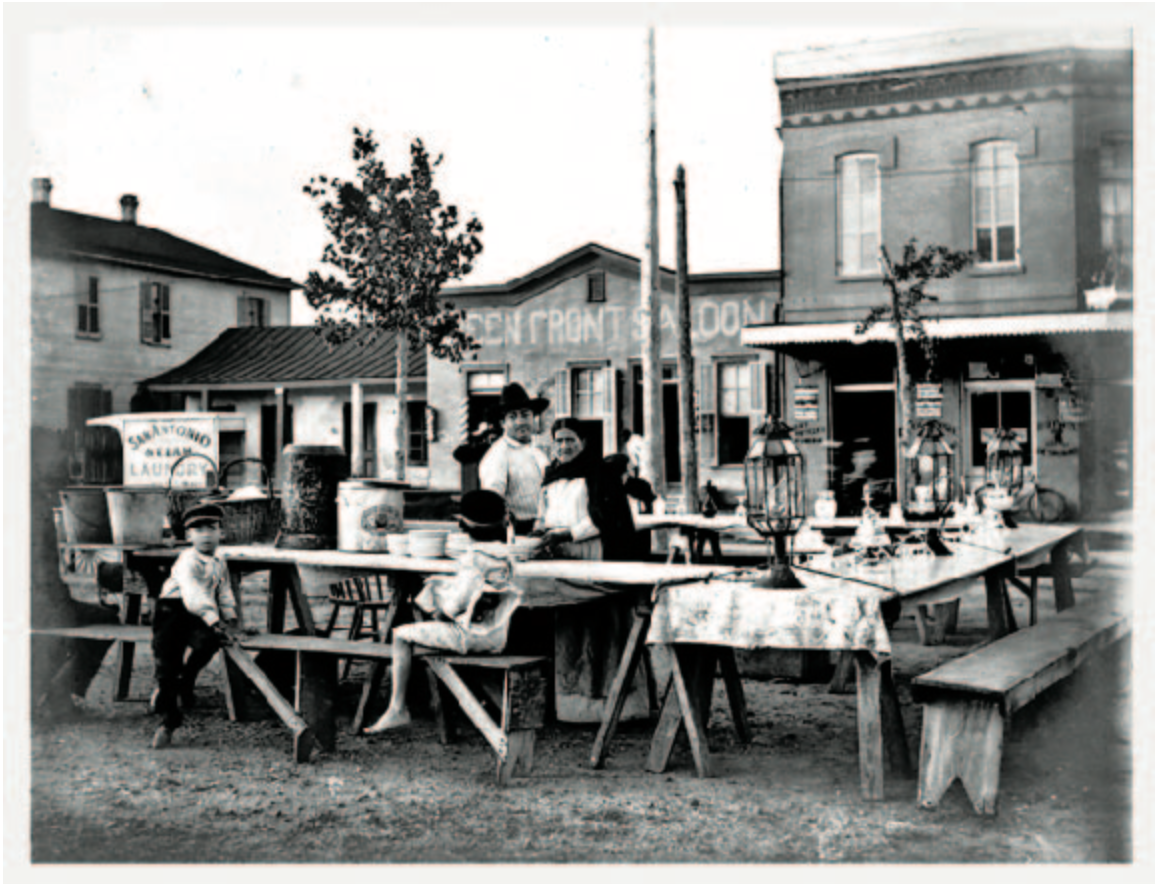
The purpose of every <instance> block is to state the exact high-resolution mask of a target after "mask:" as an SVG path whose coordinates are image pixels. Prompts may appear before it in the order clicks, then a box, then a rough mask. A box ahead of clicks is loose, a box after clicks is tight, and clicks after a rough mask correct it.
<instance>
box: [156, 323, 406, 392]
mask: <svg viewBox="0 0 1158 884" xmlns="http://www.w3.org/2000/svg"><path fill="white" fill-rule="evenodd" d="M368 337H369V335H368V334H362V335H360V336H359V337H356V338H353V339H351V340H349V341H347V342H346V343H344V344H342V345H341V346H338V347H333V348H331V347H330V345H329V344H327V343H326V340H325V338H323V337H322V336H321V334H320V333H319V332H318V331H317V330H316V329H315V328H314V326H309V325H283V326H275V327H273V328H228V329H226V330H225V331H223V332H222V333H221V334H220V335H218V336H217V338H216V340H214V341H213V342H212V343H210V344H209V345H208V346H207V347H205V349H203V350H201V351H200V352H199V353H197V354H196V355H194V356H193V357H192V358H191V359H189V360H188V361H187V362H185V363H183V364H181V365H178V366H177V367H176V368H171V369H169V370H168V371H166V372H164V373H163V374H159V375H157V376H156V377H152V378H149V379H147V380H145V381H142V382H141V383H146V384H148V385H149V386H150V387H154V388H156V389H166V388H175V387H203V386H216V385H226V384H228V385H234V386H243V385H246V384H251V385H254V386H272V385H283V384H289V383H292V382H309V381H315V382H316V381H340V382H346V383H348V382H350V381H353V380H359V379H361V380H385V379H393V378H394V377H395V365H396V363H395V350H396V348H395V338H394V336H393V335H385V334H380V335H378V336H377V337H376V338H374V339H373V340H367V339H368ZM408 369H409V370H408V372H407V374H408V375H409V377H411V378H420V379H425V377H426V350H425V348H421V347H420V348H415V350H414V351H413V352H412V353H411V355H410V361H409V363H408Z"/></svg>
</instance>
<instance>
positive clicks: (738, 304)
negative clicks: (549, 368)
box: [466, 296, 771, 348]
mask: <svg viewBox="0 0 1158 884" xmlns="http://www.w3.org/2000/svg"><path fill="white" fill-rule="evenodd" d="M770 305H771V299H770V298H764V297H757V296H753V297H744V298H712V299H711V300H704V301H701V302H700V303H694V304H693V305H692V341H693V342H694V343H707V342H709V341H714V340H716V339H717V338H720V337H723V338H736V337H738V336H739V334H740V329H741V328H743V327H744V326H746V325H758V324H762V323H765V322H768V321H769V320H770V318H771V308H770ZM642 323H643V313H642V310H641V309H640V308H639V307H638V306H632V307H627V306H622V305H618V304H583V305H581V306H569V307H534V308H531V309H527V310H511V309H493V310H492V309H477V308H476V309H473V310H470V311H469V312H468V315H467V321H466V330H467V332H468V333H469V334H470V335H471V337H473V338H474V339H475V340H477V341H478V342H479V343H481V344H486V345H491V346H502V347H531V348H540V347H556V346H561V345H566V344H581V345H607V344H617V343H628V342H630V343H637V342H639V341H642V340H643V324H642ZM660 332H661V334H663V335H665V336H668V335H670V336H672V338H673V339H674V337H675V335H676V314H675V305H674V304H667V303H665V304H663V305H662V306H661V308H660Z"/></svg>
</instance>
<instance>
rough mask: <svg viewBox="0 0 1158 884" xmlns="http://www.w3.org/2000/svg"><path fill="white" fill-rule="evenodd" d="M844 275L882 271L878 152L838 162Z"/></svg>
mask: <svg viewBox="0 0 1158 884" xmlns="http://www.w3.org/2000/svg"><path fill="white" fill-rule="evenodd" d="M837 203H838V205H839V212H840V216H839V220H838V223H839V225H840V233H839V254H838V255H837V272H838V273H839V274H840V275H841V276H867V275H874V276H875V275H878V274H879V273H880V252H881V175H880V164H879V160H878V158H877V155H876V154H869V153H860V154H850V155H848V156H844V157H841V158H840V159H839V160H838V161H837Z"/></svg>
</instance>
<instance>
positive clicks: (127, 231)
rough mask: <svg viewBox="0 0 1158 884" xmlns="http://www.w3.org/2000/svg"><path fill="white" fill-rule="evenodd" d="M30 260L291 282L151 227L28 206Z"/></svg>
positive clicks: (273, 284) (256, 282)
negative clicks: (61, 259) (97, 263)
mask: <svg viewBox="0 0 1158 884" xmlns="http://www.w3.org/2000/svg"><path fill="white" fill-rule="evenodd" d="M31 239H32V255H33V257H45V258H47V257H58V256H60V257H73V258H87V259H91V260H97V261H107V262H109V263H112V264H122V265H126V266H130V267H142V268H147V269H151V270H154V271H158V272H163V273H169V274H172V275H174V276H195V277H202V278H205V279H216V280H222V281H229V282H236V283H241V284H244V285H247V286H260V287H265V288H275V289H285V290H287V291H288V290H291V289H295V288H300V286H299V285H298V284H297V283H296V282H294V281H293V280H292V279H286V278H284V277H280V276H274V275H272V274H270V273H266V272H265V271H264V270H262V269H261V268H260V267H254V266H253V265H252V264H245V263H243V262H241V261H236V260H234V259H233V258H230V257H227V256H225V255H223V254H221V253H220V252H215V251H213V250H212V249H207V248H205V247H204V246H199V245H197V243H194V242H190V241H189V240H187V239H181V238H180V237H177V236H173V235H172V234H170V233H166V232H165V231H163V230H158V229H156V228H154V227H142V226H141V225H139V224H129V223H126V222H124V221H114V220H112V219H110V218H100V217H97V216H96V215H83V214H81V213H79V212H69V211H67V210H65V209H54V208H52V206H50V205H47V204H45V203H33V204H32V218H31Z"/></svg>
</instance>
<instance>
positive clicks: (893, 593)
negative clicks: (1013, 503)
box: [592, 525, 1081, 800]
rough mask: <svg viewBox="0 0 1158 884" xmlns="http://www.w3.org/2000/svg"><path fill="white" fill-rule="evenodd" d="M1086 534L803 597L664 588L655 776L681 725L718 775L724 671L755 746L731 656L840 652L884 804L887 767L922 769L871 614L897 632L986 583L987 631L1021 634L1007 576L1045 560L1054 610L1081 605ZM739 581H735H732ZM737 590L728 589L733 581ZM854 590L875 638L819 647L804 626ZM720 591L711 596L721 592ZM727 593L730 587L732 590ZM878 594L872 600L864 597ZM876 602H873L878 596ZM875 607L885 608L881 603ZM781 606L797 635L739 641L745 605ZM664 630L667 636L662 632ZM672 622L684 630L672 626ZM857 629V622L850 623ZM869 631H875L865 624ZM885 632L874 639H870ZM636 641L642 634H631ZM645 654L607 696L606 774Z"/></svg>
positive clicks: (931, 563)
mask: <svg viewBox="0 0 1158 884" xmlns="http://www.w3.org/2000/svg"><path fill="white" fill-rule="evenodd" d="M1080 532H1081V529H1080V528H1079V527H1077V526H1072V525H1065V526H1057V525H1029V526H1022V527H1020V528H1017V529H1012V530H1006V531H1000V532H998V533H996V534H988V535H986V534H981V535H976V536H974V535H968V536H967V537H966V538H963V539H962V542H961V543H958V544H954V546H955V551H954V554H953V555H950V556H941V557H933V556H920V557H914V558H909V559H894V560H892V561H890V562H885V563H882V564H879V565H876V566H871V567H866V566H861V567H856V568H847V569H841V568H838V569H836V570H835V571H833V572H832V575H825V574H816V573H814V572H808V571H804V569H801V575H800V576H802V577H803V578H804V582H805V584H806V586H807V588H806V589H805V590H803V591H799V592H788V591H776V590H764V589H756V588H753V587H750V586H748V585H743V584H737V583H736V582H735V581H734V580H733V579H730V578H729V577H725V578H724V580H717V581H715V583H712V582H711V581H709V582H707V583H705V584H701V586H704V587H708V588H709V591H706V592H701V593H699V594H698V596H695V595H693V590H692V589H691V588H689V587H687V586H685V587H682V588H681V587H673V588H672V589H671V590H669V591H664V590H663V589H661V590H660V591H659V593H658V598H657V601H656V608H655V610H654V611H652V612H650V613H645V614H644V615H643V616H647V617H650V619H651V623H650V624H649V628H648V630H647V631H648V637H647V639H646V640H647V641H648V643H650V644H653V645H658V646H661V647H663V648H665V649H666V650H667V651H668V652H669V653H670V654H671V659H672V661H673V679H672V681H673V684H672V687H671V688H670V689H669V691H668V695H667V698H666V700H665V703H664V708H663V711H662V713H661V716H660V721H659V724H658V726H657V728H656V732H655V735H654V737H653V740H652V747H651V753H650V755H649V760H648V767H649V769H650V770H652V771H654V772H662V771H663V770H665V769H666V767H667V764H668V760H669V758H670V754H671V749H672V746H673V745H674V740H675V738H676V736H677V734H678V733H679V731H680V729H681V728H683V729H685V730H686V732H687V734H688V740H689V743H690V744H691V748H692V753H693V759H694V761H695V764H696V769H697V772H698V773H699V775H700V776H709V775H710V774H711V770H712V765H711V761H710V753H709V752H708V746H707V737H706V723H707V717H708V712H709V711H710V709H709V707H710V701H711V689H712V683H713V681H714V679H715V675H716V669H717V666H720V667H721V668H722V670H723V673H724V676H725V684H726V687H727V689H728V697H729V704H730V706H731V708H732V714H733V718H734V719H737V726H738V730H739V735H740V738H741V740H742V741H745V742H746V741H747V730H746V726H745V725H743V724H742V722H741V721H740V720H739V719H741V718H742V715H743V709H744V701H743V697H742V694H741V695H735V691H736V685H738V679H736V680H735V682H734V683H733V680H732V679H731V678H729V677H728V666H729V663H728V660H729V659H730V657H731V654H732V651H733V649H734V648H737V647H739V648H753V647H769V648H779V649H813V650H839V651H846V652H849V653H850V654H851V655H852V656H853V659H854V661H855V665H856V672H857V694H858V700H857V720H858V729H859V736H860V739H859V746H860V768H861V787H862V793H863V794H864V797H865V798H866V799H870V800H880V799H882V798H883V797H884V759H885V758H886V757H887V758H888V759H889V762H890V764H891V766H892V767H893V769H894V770H895V771H896V772H897V773H899V774H900V775H901V776H903V777H911V776H912V772H913V768H912V762H911V759H910V757H909V753H908V747H907V744H906V742H905V737H904V730H903V724H902V721H901V716H900V707H899V704H898V702H897V698H896V692H895V688H894V686H893V680H892V671H891V659H890V656H889V652H888V651H887V650H885V651H883V652H882V647H881V644H880V641H879V631H876V630H874V629H873V628H871V627H872V626H873V624H872V623H871V620H872V618H874V617H875V618H879V620H880V621H881V623H880V627H881V629H885V630H887V628H889V627H891V625H892V623H894V622H895V621H896V619H897V617H898V616H899V613H900V610H901V609H903V608H908V609H911V610H914V612H916V613H918V616H920V609H921V608H922V607H924V606H928V605H932V604H939V603H944V602H948V601H952V600H956V599H959V598H960V597H961V596H962V595H963V594H964V593H966V592H967V591H969V590H970V589H972V588H973V587H974V586H976V584H977V582H978V580H979V579H982V580H984V583H985V591H986V601H987V613H988V618H989V634H990V636H991V637H992V638H998V637H1000V636H1003V635H1006V634H1008V633H1009V632H1011V631H1012V630H1014V629H1016V624H1015V623H1014V622H1013V619H1012V612H1011V610H1010V605H1009V601H1008V596H1007V593H1006V589H1005V585H1004V580H1005V579H1006V578H1007V577H1009V576H1012V575H1013V574H1014V573H1015V571H1016V568H1017V567H1018V566H1019V565H1022V566H1024V565H1026V564H1028V563H1033V562H1036V561H1040V560H1041V559H1042V557H1045V556H1048V557H1049V559H1050V562H1051V567H1052V576H1053V580H1054V592H1055V598H1056V607H1057V609H1058V610H1059V611H1062V610H1065V609H1066V608H1068V607H1072V606H1073V603H1074V599H1073V589H1072V586H1071V584H1070V580H1069V573H1068V569H1069V565H1068V554H1067V550H1066V546H1067V544H1069V543H1071V542H1073V541H1074V540H1075V539H1076V538H1078V536H1079V535H1080ZM734 576H735V575H734V574H732V575H730V577H732V578H734ZM725 582H727V583H728V584H729V585H728V586H727V587H726V588H725V586H724V584H725ZM842 583H843V584H845V592H844V593H843V594H845V595H847V594H848V590H849V589H850V588H855V589H856V591H857V592H859V593H861V600H860V604H861V606H862V609H863V610H860V611H859V612H858V616H859V617H861V618H862V619H864V618H867V619H868V621H870V622H869V623H868V624H867V627H866V628H867V629H868V632H867V633H866V632H865V629H864V628H862V629H861V630H859V631H856V630H852V629H848V630H845V631H842V630H833V631H832V633H831V634H827V635H825V636H823V637H822V638H820V639H817V638H816V637H815V636H812V637H805V633H804V631H803V630H801V629H800V628H799V623H801V622H804V621H806V620H807V618H808V616H809V615H810V613H811V614H813V615H814V616H816V612H815V611H814V610H813V611H810V609H817V608H819V607H820V606H821V605H823V604H827V603H831V601H832V600H833V595H834V593H835V594H841V586H840V585H841V584H842ZM713 586H715V587H718V588H719V591H714V592H713V591H710V588H711V587H713ZM725 589H726V591H723V590H725ZM865 591H868V592H869V593H870V596H869V597H864V592H865ZM676 595H681V596H688V595H693V597H692V598H691V600H690V601H689V602H688V603H687V604H688V607H687V610H685V611H682V612H674V613H673V612H670V611H668V610H667V609H666V608H665V606H668V605H671V604H674V602H672V598H673V597H674V596H676ZM873 595H875V600H874V598H873ZM874 601H875V606H874ZM769 605H771V606H775V607H780V608H781V609H784V610H786V611H788V613H787V614H785V613H784V610H782V611H781V613H780V617H782V618H783V620H784V621H785V622H788V623H790V624H791V627H792V628H789V629H783V630H775V629H769V630H767V631H766V632H765V633H764V634H759V629H758V628H757V634H752V633H751V632H749V633H747V634H741V635H736V634H735V632H741V633H742V630H736V631H735V632H729V631H728V629H727V628H725V627H721V626H720V624H721V623H723V624H726V625H728V624H734V623H737V622H739V623H743V621H744V617H745V607H746V606H751V607H750V608H749V609H748V611H747V615H748V616H749V617H751V616H753V612H757V611H759V610H760V608H761V607H767V606H769ZM657 622H665V624H666V626H667V629H666V631H665V630H663V629H661V630H657V629H656V628H655V624H656V623H657ZM672 624H675V625H674V626H673V625H672ZM846 625H847V624H846ZM861 626H862V627H865V624H864V623H863V622H862V623H861ZM673 633H674V635H673ZM866 634H868V635H870V636H872V635H875V636H876V637H875V638H873V639H866V638H865V635H866ZM632 635H633V638H634V637H635V636H636V635H637V631H634V630H633V633H632ZM639 656H640V652H639V651H638V649H636V648H634V647H630V646H629V647H628V648H627V649H625V652H624V657H623V662H622V663H621V671H620V672H619V673H617V676H616V680H615V690H614V691H613V695H612V697H610V698H609V700H608V705H609V713H608V716H607V719H606V720H605V722H604V726H603V727H602V728H601V730H600V734H599V736H598V738H597V740H596V747H595V751H594V752H593V755H592V764H593V766H596V767H599V766H601V765H602V764H603V763H604V761H605V760H606V757H607V751H608V746H609V743H610V740H611V738H612V736H613V735H614V731H615V727H616V721H617V718H618V714H619V711H620V710H621V708H622V703H623V696H622V690H623V686H624V685H626V684H628V683H630V679H631V677H632V676H633V674H634V671H633V669H634V666H635V665H637V664H638V660H639Z"/></svg>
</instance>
